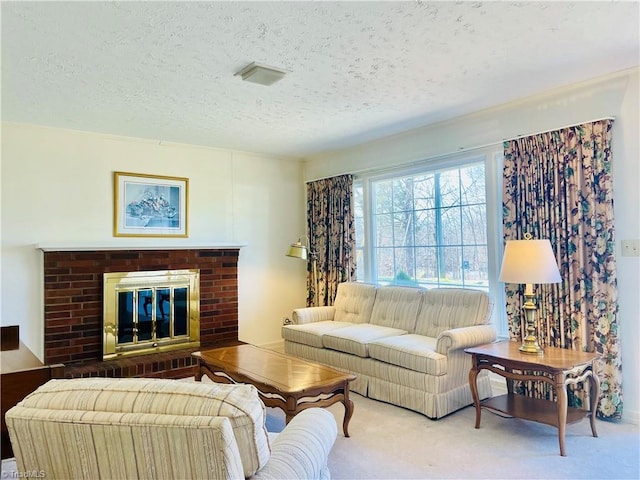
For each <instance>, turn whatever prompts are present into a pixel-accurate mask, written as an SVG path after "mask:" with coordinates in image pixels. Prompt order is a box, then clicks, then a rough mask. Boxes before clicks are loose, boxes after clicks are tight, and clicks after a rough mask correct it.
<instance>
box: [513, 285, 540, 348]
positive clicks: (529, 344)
mask: <svg viewBox="0 0 640 480" xmlns="http://www.w3.org/2000/svg"><path fill="white" fill-rule="evenodd" d="M524 297H525V299H526V300H527V301H526V302H525V303H524V306H523V307H524V314H525V318H526V320H527V334H526V335H525V336H524V338H523V339H522V346H521V347H520V348H519V349H518V350H520V351H521V352H522V353H529V354H533V355H541V354H543V353H544V350H542V348H541V347H540V345H539V344H538V338H537V337H536V335H535V333H536V327H535V315H536V306H535V304H534V303H533V289H532V288H531V285H527V289H526V290H525V292H524Z"/></svg>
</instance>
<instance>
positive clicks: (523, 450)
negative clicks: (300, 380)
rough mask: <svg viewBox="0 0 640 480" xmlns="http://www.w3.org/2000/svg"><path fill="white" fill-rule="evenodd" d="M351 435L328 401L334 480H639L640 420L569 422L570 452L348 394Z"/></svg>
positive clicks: (548, 432) (273, 414) (522, 430)
mask: <svg viewBox="0 0 640 480" xmlns="http://www.w3.org/2000/svg"><path fill="white" fill-rule="evenodd" d="M352 398H353V402H354V404H355V412H354V415H353V418H352V419H351V423H350V425H349V433H350V434H351V437H350V438H345V437H344V436H343V435H342V418H343V413H344V408H343V407H342V405H341V404H336V405H333V406H331V407H330V408H329V410H330V411H331V412H332V413H333V414H334V415H335V417H336V421H337V422H338V425H339V434H338V438H337V440H336V443H335V445H334V447H333V450H332V451H331V455H330V457H329V468H330V469H331V475H332V478H334V479H412V478H413V479H427V478H436V479H439V478H442V479H444V478H454V479H466V478H483V479H484V478H486V479H535V478H540V479H555V478H562V479H588V478H593V479H638V478H640V445H639V438H640V435H639V430H638V425H631V424H625V423H620V424H615V423H609V422H601V421H598V422H597V430H598V435H599V437H598V438H593V437H592V436H591V430H590V428H589V422H588V421H587V420H586V419H585V420H583V421H581V422H580V423H576V424H574V425H569V426H568V427H567V435H566V446H567V454H568V455H567V457H561V456H560V453H559V446H558V437H557V430H556V429H555V428H553V427H550V426H547V425H541V424H537V423H533V422H527V421H524V420H518V419H506V418H502V417H499V416H497V415H494V414H491V413H489V412H486V411H485V412H483V415H482V425H481V428H480V429H478V430H476V429H475V428H473V425H474V421H475V412H474V410H473V408H471V407H468V408H465V409H463V410H461V411H459V412H456V413H454V414H451V415H449V416H448V417H445V418H443V419H440V420H437V421H432V420H429V419H428V418H426V417H424V416H423V415H420V414H418V413H415V412H411V411H409V410H405V409H402V408H398V407H395V406H393V405H388V404H385V403H381V402H377V401H374V400H370V399H367V398H364V397H362V396H360V395H357V394H353V395H352ZM268 410H269V412H268V413H269V418H268V423H267V425H268V427H269V429H271V430H274V431H275V430H279V429H281V428H282V427H283V426H284V415H283V414H282V411H281V410H278V409H271V408H270V409H268ZM12 471H13V472H15V462H7V461H3V463H2V477H1V478H17V477H16V475H15V474H12V473H10V472H12Z"/></svg>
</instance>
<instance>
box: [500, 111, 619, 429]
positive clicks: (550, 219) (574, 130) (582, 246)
mask: <svg viewBox="0 0 640 480" xmlns="http://www.w3.org/2000/svg"><path fill="white" fill-rule="evenodd" d="M612 124H613V120H600V121H596V122H593V123H587V124H584V125H578V126H574V127H569V128H564V129H561V130H557V131H552V132H547V133H541V134H538V135H533V136H530V137H526V138H519V139H516V140H511V141H507V142H505V143H504V185H503V228H504V240H505V241H506V240H510V239H522V238H523V237H524V234H525V233H530V234H531V235H532V236H533V238H540V239H542V238H548V239H549V240H550V241H551V244H552V246H553V247H554V250H555V254H556V258H557V260H558V266H559V268H560V275H561V277H562V283H560V284H553V285H536V286H535V292H536V294H537V297H538V298H537V304H538V316H537V322H538V324H537V325H536V332H537V335H538V341H539V343H540V345H542V346H544V345H551V346H556V347H561V348H568V349H573V350H583V351H590V352H594V351H595V352H598V353H600V354H601V359H600V360H599V362H598V369H597V371H596V373H597V375H598V377H599V378H600V382H601V397H600V402H599V405H598V411H597V415H598V416H599V417H600V418H603V419H609V420H613V419H620V418H621V415H622V371H621V359H620V340H619V338H618V320H617V311H618V303H617V284H616V261H615V254H614V251H615V249H614V245H615V244H614V223H613V193H612V180H611V127H612ZM523 287H524V286H517V285H510V284H507V287H506V297H507V305H506V307H507V317H508V321H509V334H510V337H511V339H512V340H513V341H520V340H521V339H522V332H523V327H524V324H525V322H524V320H523V316H522V313H521V312H522V305H523V303H524V298H523ZM545 386H546V384H543V383H542V382H529V383H528V384H521V385H520V387H519V391H520V393H527V394H529V395H534V396H538V397H541V398H545V397H547V398H548V397H549V396H551V392H550V391H549V389H547V388H545ZM569 401H570V405H572V406H578V407H579V406H582V405H583V404H586V403H587V402H588V396H587V395H586V394H585V392H583V390H582V389H578V388H572V389H571V391H569Z"/></svg>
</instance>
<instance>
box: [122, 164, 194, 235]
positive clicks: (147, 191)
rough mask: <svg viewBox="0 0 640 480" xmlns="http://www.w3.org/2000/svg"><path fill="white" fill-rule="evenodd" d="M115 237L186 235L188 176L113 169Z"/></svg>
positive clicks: (187, 232) (187, 233)
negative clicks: (115, 170)
mask: <svg viewBox="0 0 640 480" xmlns="http://www.w3.org/2000/svg"><path fill="white" fill-rule="evenodd" d="M113 187H114V188H113V191H114V195H113V236H114V237H188V236H189V231H188V215H189V208H188V207H189V179H188V178H183V177H167V176H162V175H146V174H143V173H130V172H114V176H113Z"/></svg>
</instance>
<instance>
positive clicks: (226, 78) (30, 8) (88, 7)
mask: <svg viewBox="0 0 640 480" xmlns="http://www.w3.org/2000/svg"><path fill="white" fill-rule="evenodd" d="M1 8H2V120H4V121H13V122H25V123H33V124H40V125H48V126H56V127H63V128H71V129H78V130H88V131H94V132H104V133H112V134H117V135H127V136H133V137H142V138H151V139H155V140H162V141H172V142H182V143H190V144H198V145H209V146H214V147H220V148H228V149H237V150H245V151H253V152H262V153H270V154H277V155H285V156H294V157H303V156H307V155H310V154H313V153H318V152H321V151H325V150H333V149H336V148H343V147H347V146H351V145H355V144H357V143H362V142H364V141H368V140H372V139H375V138H380V137H383V136H387V135H390V134H394V133H398V132H400V131H404V130H408V129H411V128H416V127H420V126H423V125H427V124H429V123H433V122H436V121H441V120H445V119H448V118H452V117H455V116H458V115H461V114H465V113H470V112H473V111H477V110H480V109H482V108H485V107H489V106H492V105H497V104H500V103H504V102H507V101H510V100H514V99H517V98H522V97H524V96H528V95H532V94H535V93H539V92H541V91H544V90H548V89H550V88H553V87H557V86H561V85H566V84H570V83H573V82H576V81H580V80H584V79H588V78H593V77H597V76H600V75H604V74H606V73H610V72H614V71H618V70H622V69H625V68H629V67H632V66H637V65H638V64H639V56H640V53H639V43H640V42H639V26H638V25H639V19H638V16H639V3H638V2H637V1H632V2H583V1H578V2H558V1H555V2H509V3H507V2H432V1H418V2H109V3H106V2H104V3H103V2H69V3H58V2H55V3H53V2H42V3H41V2H2V7H1ZM252 61H256V62H259V63H264V64H268V65H273V66H276V67H279V68H282V69H285V70H288V71H290V73H289V74H288V75H287V76H286V77H285V78H284V79H283V80H281V81H280V82H278V83H276V84H274V85H272V86H270V87H265V86H262V85H256V84H253V83H248V82H243V81H242V80H241V79H240V78H239V77H237V76H234V73H235V72H237V71H238V70H240V69H241V68H243V67H244V66H245V65H247V64H248V63H250V62H252Z"/></svg>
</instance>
